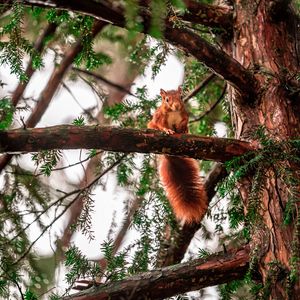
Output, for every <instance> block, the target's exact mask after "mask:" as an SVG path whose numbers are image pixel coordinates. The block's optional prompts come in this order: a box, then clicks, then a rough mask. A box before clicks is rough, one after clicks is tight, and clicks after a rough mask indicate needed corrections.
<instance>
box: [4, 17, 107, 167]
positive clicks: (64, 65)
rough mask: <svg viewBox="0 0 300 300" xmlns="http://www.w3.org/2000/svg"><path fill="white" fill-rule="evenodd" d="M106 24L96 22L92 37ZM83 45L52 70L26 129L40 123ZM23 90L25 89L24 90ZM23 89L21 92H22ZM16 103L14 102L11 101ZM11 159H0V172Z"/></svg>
mask: <svg viewBox="0 0 300 300" xmlns="http://www.w3.org/2000/svg"><path fill="white" fill-rule="evenodd" d="M106 25H107V23H106V22H103V21H98V22H96V23H95V24H94V27H93V30H92V36H93V37H95V36H96V35H97V34H98V33H99V32H100V31H101V30H102V29H103V27H104V26H106ZM82 49H83V45H82V42H81V41H80V40H79V41H78V42H77V43H76V44H75V45H74V46H73V47H71V48H70V49H69V50H68V51H67V52H66V54H65V57H64V58H63V59H62V61H61V63H60V65H59V66H58V67H57V68H55V69H54V71H53V72H52V74H51V77H50V79H49V80H48V83H47V85H46V87H45V88H44V90H43V91H42V93H41V95H40V96H39V99H38V103H37V104H36V106H35V107H34V109H33V111H32V113H31V114H30V116H29V118H28V119H27V120H26V126H27V127H35V126H36V124H37V123H38V122H39V121H40V119H41V118H42V116H43V114H44V113H45V111H46V110H47V108H48V106H49V104H50V102H51V100H52V98H53V96H54V94H55V92H56V90H57V88H58V87H59V85H60V83H61V80H62V79H63V77H64V76H65V74H66V72H67V71H68V69H69V67H70V65H71V64H72V63H73V60H74V58H75V57H76V56H77V55H78V54H79V53H80V51H82ZM21 89H22V86H21V87H20V88H19V87H18V88H17V93H18V94H19V93H20V92H21ZM24 89H25V88H24ZM24 89H23V91H24ZM13 101H16V100H13ZM11 159H12V155H4V156H2V157H0V172H2V170H3V169H4V168H5V167H6V166H7V165H8V164H9V162H10V161H11Z"/></svg>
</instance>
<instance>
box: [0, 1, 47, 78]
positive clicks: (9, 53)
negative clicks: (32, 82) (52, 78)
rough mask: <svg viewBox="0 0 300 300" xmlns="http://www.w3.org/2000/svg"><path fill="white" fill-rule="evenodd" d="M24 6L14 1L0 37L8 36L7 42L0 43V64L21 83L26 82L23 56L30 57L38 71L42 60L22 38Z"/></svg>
mask: <svg viewBox="0 0 300 300" xmlns="http://www.w3.org/2000/svg"><path fill="white" fill-rule="evenodd" d="M23 18H24V6H23V5H22V4H21V2H20V1H14V2H13V6H12V13H11V14H10V19H9V22H8V23H7V24H6V25H5V26H3V27H2V30H1V32H0V37H3V36H8V38H9V39H8V42H4V41H1V42H0V51H1V52H0V64H7V65H9V67H10V69H11V73H12V74H15V75H16V76H17V77H18V78H19V79H20V80H21V81H26V80H27V75H26V74H25V71H24V69H23V63H22V60H23V58H24V55H25V54H28V55H30V56H31V57H32V61H33V63H32V65H33V67H34V68H36V69H38V68H40V67H42V65H43V64H42V60H41V57H40V56H39V54H38V53H37V52H36V51H35V49H34V48H33V46H32V45H31V44H30V42H29V41H28V40H27V39H25V38H24V37H23V29H22V24H23Z"/></svg>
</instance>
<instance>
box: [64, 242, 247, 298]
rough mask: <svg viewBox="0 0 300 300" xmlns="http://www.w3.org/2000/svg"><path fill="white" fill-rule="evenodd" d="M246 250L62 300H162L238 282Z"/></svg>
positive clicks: (176, 267)
mask: <svg viewBox="0 0 300 300" xmlns="http://www.w3.org/2000/svg"><path fill="white" fill-rule="evenodd" d="M248 264H249V249H248V247H247V246H245V247H243V248H241V249H239V250H234V251H230V252H228V253H226V254H224V253H218V254H215V255H212V256H209V257H207V258H206V259H197V260H192V261H189V262H186V263H183V264H178V265H173V266H170V267H165V268H162V269H159V270H153V271H150V272H146V273H141V274H137V275H135V276H132V277H129V278H127V279H124V280H121V281H116V282H111V283H108V284H105V285H102V286H98V287H94V288H91V289H88V290H86V291H84V292H80V293H78V294H75V295H71V296H68V297H65V298H64V300H70V299H74V300H96V299H97V300H105V299H107V300H108V299H109V300H119V299H135V300H142V299H151V300H155V299H156V300H158V299H165V298H167V297H171V296H173V295H176V294H178V293H185V292H188V291H195V290H199V289H202V288H205V287H208V286H213V285H219V284H222V283H226V282H229V281H232V280H235V279H240V278H242V277H243V276H244V275H245V273H246V272H247V270H248Z"/></svg>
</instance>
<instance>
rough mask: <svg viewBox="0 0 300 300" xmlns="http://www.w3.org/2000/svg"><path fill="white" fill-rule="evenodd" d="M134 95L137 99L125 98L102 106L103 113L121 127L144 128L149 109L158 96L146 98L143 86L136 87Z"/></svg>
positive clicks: (153, 105) (147, 119) (154, 103)
mask: <svg viewBox="0 0 300 300" xmlns="http://www.w3.org/2000/svg"><path fill="white" fill-rule="evenodd" d="M136 96H137V97H138V99H139V101H128V100H125V101H124V102H122V103H117V104H115V105H114V106H110V107H106V108H104V113H105V115H106V116H107V117H109V118H111V120H112V121H114V122H115V123H116V124H117V125H118V126H121V127H133V128H145V127H146V124H147V122H148V121H149V120H150V113H151V110H152V109H153V108H154V107H155V106H156V105H157V102H158V101H157V100H158V98H156V99H155V100H148V99H147V90H146V88H145V87H143V88H138V89H137V92H136Z"/></svg>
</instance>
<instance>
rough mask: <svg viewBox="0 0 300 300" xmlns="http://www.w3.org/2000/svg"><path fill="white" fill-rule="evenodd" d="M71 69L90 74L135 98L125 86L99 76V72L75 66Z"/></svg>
mask: <svg viewBox="0 0 300 300" xmlns="http://www.w3.org/2000/svg"><path fill="white" fill-rule="evenodd" d="M73 70H74V71H76V72H80V73H83V74H85V75H88V76H91V77H93V78H95V79H97V80H100V81H102V82H104V83H106V84H107V85H109V86H111V87H113V88H115V89H117V90H118V91H120V92H123V93H125V94H128V95H131V96H133V97H135V98H137V96H136V95H134V94H132V93H131V92H130V90H129V89H127V88H125V87H123V86H121V85H119V84H117V83H114V82H111V81H110V80H108V79H106V78H104V77H103V76H101V75H99V74H96V73H94V72H91V71H87V70H83V69H78V68H75V67H73Z"/></svg>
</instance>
